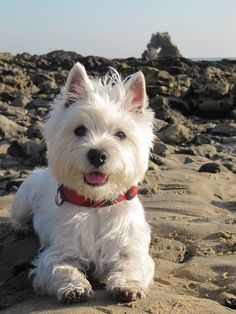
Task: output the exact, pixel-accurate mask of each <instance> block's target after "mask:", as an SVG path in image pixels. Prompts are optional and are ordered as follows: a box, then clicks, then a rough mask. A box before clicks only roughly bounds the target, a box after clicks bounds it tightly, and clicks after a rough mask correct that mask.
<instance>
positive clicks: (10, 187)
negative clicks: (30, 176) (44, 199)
mask: <svg viewBox="0 0 236 314" xmlns="http://www.w3.org/2000/svg"><path fill="white" fill-rule="evenodd" d="M23 181H24V179H19V178H14V179H11V180H9V181H8V182H7V184H6V188H5V189H6V191H7V192H16V191H17V190H18V188H19V186H20V185H21V184H22V183H23Z"/></svg>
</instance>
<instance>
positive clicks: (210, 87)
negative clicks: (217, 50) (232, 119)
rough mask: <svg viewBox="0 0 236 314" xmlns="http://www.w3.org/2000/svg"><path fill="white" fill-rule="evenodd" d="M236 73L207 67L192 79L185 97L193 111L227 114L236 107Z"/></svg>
mask: <svg viewBox="0 0 236 314" xmlns="http://www.w3.org/2000/svg"><path fill="white" fill-rule="evenodd" d="M234 91H235V74H233V73H231V72H227V71H222V70H221V69H219V68H216V67H207V68H206V69H204V70H203V73H202V74H201V75H199V76H198V77H197V78H195V79H194V80H193V81H192V84H191V86H190V88H189V89H188V91H187V92H186V93H185V95H184V96H183V99H184V100H185V101H186V102H187V103H188V106H189V107H188V109H189V110H190V111H191V112H195V113H197V114H201V115H204V116H205V117H217V116H220V117H222V116H226V115H229V114H230V112H232V110H233V109H234V108H235V99H234V97H235V96H234V93H235V92H234Z"/></svg>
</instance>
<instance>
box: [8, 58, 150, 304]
mask: <svg viewBox="0 0 236 314" xmlns="http://www.w3.org/2000/svg"><path fill="white" fill-rule="evenodd" d="M144 88H145V82H144V78H143V76H142V74H141V73H140V72H139V73H137V74H135V75H133V76H132V77H131V78H129V80H128V81H127V80H126V81H124V82H122V81H121V79H120V77H119V75H118V74H117V72H115V71H113V76H112V78H109V77H108V76H107V77H106V78H105V80H104V81H101V80H91V79H89V78H88V77H87V74H86V72H85V70H84V68H83V66H82V65H80V64H76V65H75V66H74V68H73V69H72V70H71V72H70V74H69V77H68V80H67V84H66V86H65V88H64V89H63V91H62V94H61V95H60V96H59V97H58V98H57V99H56V100H55V101H54V104H53V108H52V111H51V113H50V116H49V118H48V120H47V122H46V126H45V137H46V140H47V144H48V162H49V168H46V169H41V170H36V171H34V173H33V174H32V175H31V176H30V177H29V178H28V179H27V180H26V181H25V182H24V183H23V184H22V185H21V186H20V188H19V190H18V192H17V194H16V197H15V200H14V203H13V205H12V209H11V217H12V221H13V223H14V225H15V228H17V229H20V228H25V224H26V223H27V222H28V221H29V220H30V219H31V218H32V217H33V226H34V229H35V231H36V233H37V234H38V236H39V239H40V242H41V246H42V248H44V250H43V251H42V252H41V253H40V254H39V256H38V257H37V258H36V259H35V260H34V265H35V266H36V268H35V269H33V270H32V271H31V276H32V278H33V286H34V289H35V290H36V291H38V292H40V293H48V294H50V295H55V296H57V298H58V299H59V300H65V299H66V298H67V296H68V295H70V293H71V292H72V293H74V292H76V293H77V296H78V295H87V296H91V295H92V288H91V286H90V283H89V282H88V280H87V279H86V277H85V275H84V274H86V273H87V272H89V271H90V270H91V269H93V276H95V277H97V278H100V277H101V276H105V278H106V285H107V290H108V291H110V292H111V293H112V291H115V289H117V288H119V289H121V290H129V291H134V292H135V291H136V292H138V293H139V294H140V295H144V294H145V292H146V290H147V288H148V286H149V285H150V283H151V281H152V278H153V273H154V263H153V260H152V259H151V257H150V256H149V253H148V251H149V244H150V228H149V225H148V224H147V222H146V220H145V216H144V210H143V207H142V205H141V203H140V201H139V199H138V197H135V198H134V199H132V200H130V201H123V202H121V203H119V204H117V205H113V206H108V207H101V208H90V207H81V206H76V205H72V204H70V203H67V202H64V203H63V204H62V205H61V206H57V205H56V203H55V196H56V191H57V187H58V184H62V183H63V184H64V185H66V186H67V187H69V188H72V189H73V190H76V191H77V192H78V193H79V194H82V195H85V196H87V197H89V198H91V199H94V200H101V199H115V198H117V197H118V195H119V194H120V193H122V192H125V191H127V190H128V189H129V188H130V187H131V186H132V185H136V184H138V182H140V181H141V180H142V179H143V177H144V174H145V171H146V170H147V167H148V157H149V150H150V147H151V145H152V141H153V132H152V118H153V114H152V112H151V111H150V110H149V109H147V108H146V107H147V98H146V94H145V93H144V94H143V93H142V91H143V90H144ZM136 92H137V95H136V96H135V93H136ZM137 102H138V104H137ZM65 104H67V107H65ZM80 125H85V126H86V128H87V130H88V134H86V136H84V137H82V138H80V137H78V136H76V135H75V133H74V130H75V129H76V128H77V127H78V126H80ZM117 131H122V132H124V133H125V134H126V136H127V137H126V138H125V139H123V140H119V139H117V138H116V137H115V136H114V134H115V133H116V132H117ZM92 148H96V149H102V150H104V151H105V152H106V153H107V155H108V159H107V161H106V163H105V164H104V165H102V166H101V168H99V170H100V171H102V172H105V173H107V174H108V175H109V178H108V182H107V183H106V184H105V185H103V186H96V187H92V186H90V185H87V184H85V182H84V177H83V173H85V172H87V171H92V170H93V169H94V167H93V166H92V165H91V164H90V163H89V161H88V159H87V153H88V151H89V150H90V149H92Z"/></svg>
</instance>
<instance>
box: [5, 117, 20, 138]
mask: <svg viewBox="0 0 236 314" xmlns="http://www.w3.org/2000/svg"><path fill="white" fill-rule="evenodd" d="M24 131H25V129H24V128H23V127H22V126H20V125H18V124H17V123H15V122H14V121H12V120H10V119H8V118H7V117H5V116H4V115H2V114H0V136H3V137H10V138H11V137H16V136H18V135H20V134H22V133H23V132H24Z"/></svg>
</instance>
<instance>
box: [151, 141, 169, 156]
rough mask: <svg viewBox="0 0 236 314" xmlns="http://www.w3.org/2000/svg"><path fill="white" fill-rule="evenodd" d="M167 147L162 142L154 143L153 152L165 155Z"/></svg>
mask: <svg viewBox="0 0 236 314" xmlns="http://www.w3.org/2000/svg"><path fill="white" fill-rule="evenodd" d="M166 151H167V147H166V145H164V144H162V143H155V145H154V147H153V153H154V154H157V155H158V156H161V157H166Z"/></svg>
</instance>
